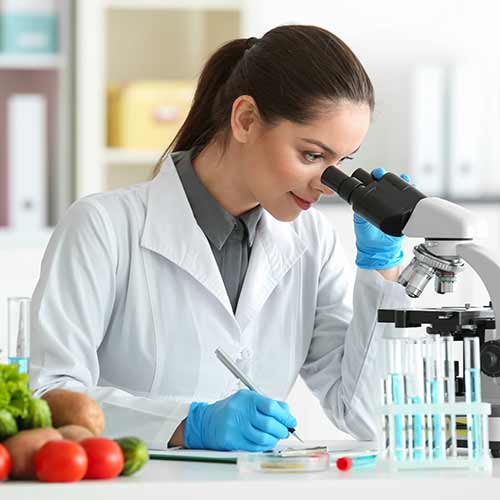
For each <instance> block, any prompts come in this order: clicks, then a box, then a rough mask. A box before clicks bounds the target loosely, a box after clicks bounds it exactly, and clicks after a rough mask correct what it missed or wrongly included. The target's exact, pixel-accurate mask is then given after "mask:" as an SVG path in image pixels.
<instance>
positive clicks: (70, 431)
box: [57, 424, 94, 443]
mask: <svg viewBox="0 0 500 500" xmlns="http://www.w3.org/2000/svg"><path fill="white" fill-rule="evenodd" d="M57 431H58V432H60V433H61V435H62V437H63V438H64V439H69V440H70V441H75V442H76V443H79V442H80V441H83V440H84V439H87V438H91V437H94V435H93V434H92V433H91V432H90V431H89V430H88V429H87V428H86V427H82V426H81V425H74V424H70V425H63V426H62V427H58V428H57Z"/></svg>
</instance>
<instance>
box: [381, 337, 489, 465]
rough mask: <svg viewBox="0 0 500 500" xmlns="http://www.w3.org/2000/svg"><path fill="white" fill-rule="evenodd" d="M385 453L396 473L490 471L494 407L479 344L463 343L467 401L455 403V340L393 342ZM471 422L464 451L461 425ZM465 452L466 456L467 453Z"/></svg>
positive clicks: (386, 379)
mask: <svg viewBox="0 0 500 500" xmlns="http://www.w3.org/2000/svg"><path fill="white" fill-rule="evenodd" d="M383 342H384V353H385V373H384V376H383V379H382V405H381V433H380V443H379V450H380V454H379V455H380V456H381V457H382V458H385V459H386V460H385V461H384V463H385V465H386V466H388V467H389V468H390V469H391V470H405V469H443V468H445V469H457V468H466V469H470V470H478V471H489V470H491V467H492V461H491V457H490V451H489V441H488V415H490V414H491V405H490V404H488V403H485V402H482V401H481V385H480V369H479V352H480V351H479V339H478V338H477V337H467V338H465V339H464V341H463V348H464V357H463V371H464V378H465V401H460V402H457V401H456V400H455V359H454V344H453V337H451V336H447V337H441V336H439V335H431V336H427V337H424V338H419V339H417V338H387V339H384V340H383ZM459 417H461V418H465V421H466V427H467V450H466V451H465V450H458V448H457V435H456V422H457V418H459ZM464 451H465V452H464Z"/></svg>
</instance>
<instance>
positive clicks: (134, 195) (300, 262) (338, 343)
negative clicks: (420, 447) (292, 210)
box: [31, 157, 407, 448]
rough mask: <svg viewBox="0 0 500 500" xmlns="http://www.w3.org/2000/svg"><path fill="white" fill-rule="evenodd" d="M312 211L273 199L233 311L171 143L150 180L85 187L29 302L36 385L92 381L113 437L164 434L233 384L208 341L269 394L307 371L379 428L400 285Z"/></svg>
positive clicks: (159, 440)
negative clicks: (388, 337)
mask: <svg viewBox="0 0 500 500" xmlns="http://www.w3.org/2000/svg"><path fill="white" fill-rule="evenodd" d="M352 281H353V280H352V279H351V277H350V273H348V272H347V271H346V269H345V267H344V260H343V255H342V251H341V247H340V243H339V241H338V239H337V237H336V235H335V233H334V231H332V229H331V226H330V224H329V223H328V222H327V221H326V220H325V219H324V217H323V216H322V214H320V213H319V212H318V211H316V210H314V209H311V210H309V211H307V212H304V213H302V214H301V215H300V217H298V218H297V219H296V220H295V221H294V222H292V223H284V222H279V221H277V220H276V219H274V218H273V217H272V216H270V215H269V214H268V213H267V212H264V214H263V216H262V219H261V221H260V222H259V225H258V228H257V233H256V237H255V241H254V245H253V248H252V253H251V258H250V262H249V266H248V271H247V274H246V277H245V282H244V285H243V289H242V291H241V295H240V298H239V303H238V307H237V310H236V313H233V311H232V308H231V304H230V301H229V299H228V296H227V293H226V291H225V287H224V283H223V281H222V278H221V275H220V272H219V269H218V267H217V264H216V261H215V258H214V256H213V254H212V251H211V249H210V245H209V243H208V241H207V239H206V237H205V235H204V234H203V232H202V230H201V229H200V227H199V226H198V225H197V223H196V220H195V218H194V216H193V213H192V211H191V209H190V206H189V203H188V200H187V198H186V194H185V192H184V190H183V188H182V184H181V182H180V180H179V177H178V175H177V171H176V169H175V166H174V165H173V162H172V159H171V158H170V157H169V158H167V160H166V161H165V164H164V166H163V168H162V170H161V172H160V174H159V175H158V176H157V177H156V178H155V179H153V180H152V181H149V182H145V183H142V184H138V185H136V186H132V187H130V188H127V189H119V190H115V191H111V192H108V193H102V194H96V195H91V196H88V197H85V198H83V199H81V200H79V201H77V202H76V203H74V204H73V206H72V207H71V208H70V209H69V211H68V212H67V213H66V215H65V217H64V218H63V219H62V221H61V222H60V223H59V225H58V226H57V227H56V229H55V231H54V234H53V236H52V238H51V240H50V242H49V245H48V247H47V250H46V253H45V256H44V258H43V262H42V267H41V275H40V279H39V282H38V284H37V287H36V289H35V292H34V295H33V304H32V359H31V384H32V387H33V388H34V389H36V390H37V393H38V394H41V393H43V392H45V391H47V390H49V389H51V388H54V387H56V386H62V387H66V388H68V389H74V390H77V391H82V392H86V393H87V394H89V395H90V396H91V397H93V398H95V399H96V400H97V401H99V403H100V404H101V406H102V408H103V410H104V413H105V416H106V431H105V435H108V436H111V437H113V436H123V435H136V436H139V437H141V438H142V439H143V440H145V441H146V442H147V444H148V446H150V447H153V448H165V447H167V443H168V441H169V439H170V437H171V435H172V434H173V432H174V430H175V429H176V428H177V426H178V425H179V423H180V422H181V421H182V420H183V419H184V418H185V417H186V415H187V413H188V410H189V405H190V403H191V402H192V401H207V402H213V401H215V400H218V399H221V398H224V397H226V396H228V395H230V394H231V393H233V392H235V391H236V390H238V389H239V385H238V383H237V382H236V381H235V379H234V377H233V375H231V374H230V373H229V372H228V370H227V369H226V368H225V367H224V366H222V365H221V363H220V362H219V361H218V360H217V358H216V357H215V355H214V350H215V349H216V348H217V347H221V348H222V349H223V350H224V351H226V352H227V353H228V354H229V355H230V356H232V357H233V358H235V359H237V362H238V364H239V366H240V367H241V368H242V369H243V370H245V371H247V373H248V374H249V375H250V376H251V378H253V379H254V381H255V383H256V384H257V385H258V386H259V387H260V388H261V390H262V391H263V393H264V394H266V395H268V396H270V397H274V398H278V399H282V400H284V399H286V397H287V395H288V393H289V392H290V390H291V388H292V386H293V385H294V382H295V380H296V378H297V376H298V375H299V374H300V375H301V376H302V377H303V378H304V380H305V382H306V383H307V385H308V386H309V387H310V388H311V390H312V391H313V392H314V394H316V396H317V397H318V398H319V400H320V402H321V405H322V406H323V408H324V410H325V412H326V414H327V415H328V417H329V418H330V419H331V420H332V421H333V422H334V424H335V425H336V426H337V427H338V428H339V429H341V430H342V431H345V432H350V433H351V434H352V435H354V436H356V437H358V438H363V439H371V438H373V437H374V435H375V433H376V429H377V426H378V422H379V419H378V418H377V416H376V407H377V404H378V402H379V399H378V398H379V383H380V382H379V376H380V375H379V373H380V361H379V359H377V358H378V356H379V353H380V347H379V344H380V342H379V338H380V336H381V335H382V332H383V329H384V328H387V326H383V325H377V320H376V317H377V315H376V311H377V308H379V307H398V306H399V307H402V306H404V305H405V304H406V302H407V299H406V298H405V294H404V290H403V288H402V287H401V286H400V285H398V284H396V283H392V282H388V281H385V280H384V279H383V278H382V277H381V276H380V274H378V273H377V272H376V271H370V270H359V271H358V273H357V277H356V282H355V287H354V304H355V307H354V315H353V311H352V295H351V292H352V288H351V287H352Z"/></svg>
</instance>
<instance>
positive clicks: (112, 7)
mask: <svg viewBox="0 0 500 500" xmlns="http://www.w3.org/2000/svg"><path fill="white" fill-rule="evenodd" d="M499 18H500V4H498V3H497V2H494V1H489V0H474V1H473V0H440V1H439V2H435V1H432V0H421V1H420V2H401V1H398V0H378V1H377V2H372V1H370V0H330V1H329V2H325V1H323V0H308V2H303V1H298V0H273V1H266V0H0V351H1V352H0V358H1V357H2V356H5V342H6V312H5V311H6V307H5V303H6V297H8V296H16V295H22V296H30V295H31V293H32V291H33V288H34V285H35V283H36V280H37V278H38V274H39V268H40V262H41V258H42V256H43V252H44V250H45V246H46V244H47V242H48V239H49V237H50V234H51V231H52V229H53V227H54V225H55V224H57V221H58V220H59V219H60V217H61V216H62V215H63V214H64V212H65V210H66V209H67V207H68V206H69V205H70V204H71V203H72V202H73V201H74V200H76V199H78V198H79V197H81V196H84V195H87V194H90V193H94V192H98V191H104V190H109V189H113V188H116V187H120V186H126V185H130V184H133V183H136V182H141V181H144V180H147V179H148V178H149V177H150V176H151V172H152V168H153V166H154V164H155V163H156V161H157V160H158V158H159V157H160V155H161V153H162V151H163V150H164V149H165V147H166V146H167V145H168V144H169V142H170V140H171V138H172V137H173V135H174V134H175V132H176V130H177V129H178V127H179V126H180V124H181V123H182V121H183V118H184V116H185V114H186V112H187V110H188V109H189V105H190V101H191V98H192V95H193V92H194V88H195V85H196V78H197V76H198V74H199V72H200V70H201V67H202V64H203V62H204V61H205V59H206V58H207V56H208V55H209V54H210V53H211V52H212V51H213V50H215V49H216V48H217V47H218V46H219V45H221V44H222V43H224V42H225V41H227V40H230V39H233V38H239V37H248V36H256V37H259V36H261V35H263V34H264V33H265V32H266V31H267V30H268V29H270V28H272V27H274V26H276V25H279V24H287V23H301V24H316V25H319V26H322V27H324V28H327V29H329V30H331V31H333V32H334V33H335V34H337V35H338V36H340V37H341V38H342V39H343V40H344V41H345V42H347V44H348V45H349V46H350V47H351V48H352V49H353V50H354V52H355V53H356V54H357V56H358V57H359V59H360V60H361V61H362V63H363V64H364V65H365V68H366V69H367V71H368V73H369V75H370V77H371V78H372V81H373V84H374V87H375V92H376V100H377V103H376V111H375V114H374V117H373V124H372V127H371V130H370V132H369V135H368V137H367V139H366V141H365V143H364V144H363V146H362V148H361V150H360V151H359V153H357V154H356V158H355V161H353V162H351V163H350V164H349V165H348V167H349V168H350V169H351V170H352V169H354V168H358V167H363V168H365V169H367V170H371V169H373V168H375V167H384V168H386V169H387V170H392V171H395V172H398V173H400V172H406V173H409V174H410V175H411V176H412V179H413V180H414V182H416V184H417V185H418V187H419V188H420V189H421V190H422V191H423V192H425V193H426V194H428V195H435V196H441V197H444V198H447V199H450V200H452V201H455V202H457V203H460V204H463V205H464V206H466V207H467V208H469V209H471V210H473V211H475V212H476V213H478V214H479V215H480V216H481V217H482V218H484V219H485V220H486V221H487V222H488V226H489V232H490V234H489V237H488V241H487V244H488V245H489V246H490V247H491V251H492V252H496V253H498V247H499V245H500V174H499V166H500V140H499V134H500V31H499V30H498V28H497V21H498V19H499ZM319 209H320V210H322V211H323V212H325V213H326V214H327V216H328V217H329V219H330V220H331V222H332V225H333V226H335V227H336V228H337V230H338V231H339V233H340V235H341V238H342V240H343V243H344V246H345V249H346V253H347V255H348V258H349V261H350V263H351V267H352V271H353V272H354V255H355V247H354V234H353V230H352V224H351V219H352V213H351V211H350V209H349V207H347V206H345V205H344V204H343V203H339V202H338V200H336V199H335V198H332V199H331V200H325V201H323V202H322V203H320V204H319ZM415 243H416V242H415V241H407V242H406V250H407V255H408V257H409V256H410V255H411V248H412V247H413V246H414V245H415ZM431 288H432V287H431V286H429V287H428V289H427V290H426V291H425V292H424V294H423V296H422V298H421V299H419V303H418V305H420V306H427V305H434V306H436V305H463V304H464V303H465V302H469V303H473V304H476V305H484V304H487V303H488V295H487V293H486V290H485V288H484V286H483V285H482V283H481V282H479V280H478V278H477V276H476V275H475V273H474V272H473V271H471V270H467V271H466V272H464V273H463V275H462V276H461V277H460V283H459V286H458V290H457V293H455V294H453V295H450V296H445V297H443V298H441V297H440V298H439V303H437V301H436V295H435V294H434V292H433V291H432V290H431ZM290 402H291V404H292V408H293V409H294V413H295V414H296V416H297V417H298V419H299V422H300V428H301V435H303V436H304V437H305V438H308V439H326V438H331V439H335V438H338V437H340V436H341V433H339V432H338V431H336V430H335V429H334V428H333V426H332V425H331V424H329V423H328V421H327V420H326V418H325V417H324V416H323V415H322V413H321V410H320V408H319V406H318V404H317V403H316V401H315V400H314V399H313V398H312V396H311V395H310V394H309V393H308V392H307V389H306V388H305V387H304V385H303V384H302V383H301V382H300V381H299V382H298V383H297V385H296V387H295V388H294V390H293V392H292V394H291V396H290Z"/></svg>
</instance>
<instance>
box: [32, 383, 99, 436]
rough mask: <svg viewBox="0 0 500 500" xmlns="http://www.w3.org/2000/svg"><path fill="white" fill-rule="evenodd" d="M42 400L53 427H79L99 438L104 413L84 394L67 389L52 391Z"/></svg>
mask: <svg viewBox="0 0 500 500" xmlns="http://www.w3.org/2000/svg"><path fill="white" fill-rule="evenodd" d="M42 399H44V400H45V401H47V403H48V404H49V407H50V411H51V412H52V423H53V424H54V427H63V426H66V425H80V426H82V427H86V428H87V429H88V430H89V431H90V432H92V434H94V435H95V436H99V435H100V434H102V432H103V430H104V413H103V411H102V409H101V407H100V406H99V404H98V403H97V401H94V400H93V399H92V398H90V397H89V396H87V395H86V394H83V393H80V392H76V391H70V390H67V389H52V390H51V391H48V392H46V393H45V394H44V395H43V396H42Z"/></svg>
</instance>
